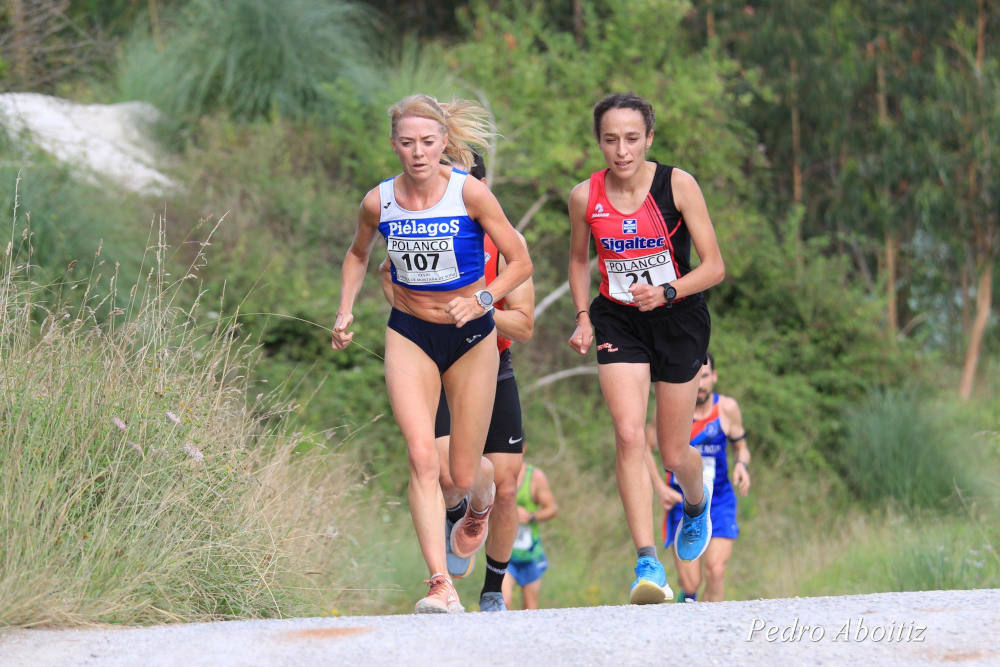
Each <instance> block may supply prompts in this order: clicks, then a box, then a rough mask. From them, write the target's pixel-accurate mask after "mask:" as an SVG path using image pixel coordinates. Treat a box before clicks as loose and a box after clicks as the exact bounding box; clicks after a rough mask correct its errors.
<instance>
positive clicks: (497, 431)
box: [434, 377, 524, 454]
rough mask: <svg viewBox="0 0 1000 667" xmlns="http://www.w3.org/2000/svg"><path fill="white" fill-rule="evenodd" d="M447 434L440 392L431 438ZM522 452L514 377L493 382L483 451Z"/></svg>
mask: <svg viewBox="0 0 1000 667" xmlns="http://www.w3.org/2000/svg"><path fill="white" fill-rule="evenodd" d="M450 434H451V413H450V412H449V411H448V401H447V399H446V398H445V395H444V391H443V390H442V391H441V400H440V401H438V411H437V417H435V419H434V437H435V438H442V437H444V436H446V435H450ZM523 451H524V430H523V428H522V425H521V399H520V397H519V396H518V393H517V381H516V380H515V379H514V378H512V377H511V378H507V379H505V380H498V381H497V395H496V398H495V399H493V417H492V419H490V431H489V433H488V434H487V435H486V447H485V448H484V449H483V454H520V453H522V452H523Z"/></svg>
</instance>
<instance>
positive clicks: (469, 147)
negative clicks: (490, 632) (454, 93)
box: [389, 94, 496, 170]
mask: <svg viewBox="0 0 1000 667" xmlns="http://www.w3.org/2000/svg"><path fill="white" fill-rule="evenodd" d="M406 116H416V117H418V118H429V119H430V120H433V121H437V123H438V124H439V125H440V126H441V131H442V133H443V134H447V135H448V145H447V147H445V151H444V157H445V159H446V161H447V162H448V164H453V165H455V166H457V167H460V168H462V169H466V170H468V169H470V168H471V167H472V165H473V162H474V160H475V158H474V155H473V152H474V149H475V148H476V147H478V148H479V149H480V150H479V152H480V153H483V152H486V150H487V149H488V148H489V147H490V145H491V143H492V142H493V139H494V137H496V128H495V127H494V125H493V122H492V120H491V119H490V114H489V112H488V111H486V109H484V108H483V107H481V106H480V105H478V104H476V103H475V102H471V101H469V100H459V99H453V100H452V101H451V102H446V103H443V104H442V103H439V102H438V101H437V100H436V99H434V98H433V97H431V96H430V95H423V94H417V95H410V96H409V97H404V98H403V99H401V100H400V101H399V102H397V103H396V104H394V105H392V106H391V107H390V108H389V117H390V119H391V123H392V136H393V137H395V136H396V125H397V124H398V123H399V120H400V119H401V118H404V117H406Z"/></svg>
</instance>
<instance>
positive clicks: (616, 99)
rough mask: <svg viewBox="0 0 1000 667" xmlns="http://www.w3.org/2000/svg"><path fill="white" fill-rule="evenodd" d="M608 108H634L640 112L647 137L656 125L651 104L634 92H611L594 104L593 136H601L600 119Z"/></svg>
mask: <svg viewBox="0 0 1000 667" xmlns="http://www.w3.org/2000/svg"><path fill="white" fill-rule="evenodd" d="M610 109H635V110H636V111H638V112H639V113H641V114H642V121H643V123H645V125H646V136H647V137H648V136H649V133H650V132H652V131H653V127H655V126H656V114H655V113H653V105H652V104H650V103H649V102H647V101H646V100H644V99H642V98H641V97H639V96H638V95H636V94H635V93H613V94H611V95H608V96H607V97H605V98H604V99H602V100H601V101H600V102H598V103H597V104H595V105H594V136H595V137H597V138H598V140H600V138H601V119H602V118H604V114H605V113H607V112H608V110H610Z"/></svg>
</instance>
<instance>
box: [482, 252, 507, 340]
mask: <svg viewBox="0 0 1000 667" xmlns="http://www.w3.org/2000/svg"><path fill="white" fill-rule="evenodd" d="M483 252H484V253H485V255H486V271H485V277H486V286H487V287H489V285H490V283H491V282H493V281H494V280H496V279H497V273H499V272H500V250H498V249H497V244H496V243H494V242H493V239H491V238H490V235H489V234H484V235H483ZM493 307H494V308H497V309H499V310H504V309H506V308H507V301H506V299H500V300H499V301H497V302H496V303H494V304H493ZM512 342H513V341H511V339H510V338H504V337H503V336H501V335H500V334H499V332H498V333H497V348H498V349H499V350H500V351H501V352H503V351H504V350H507V349H509V348H510V346H511V344H512Z"/></svg>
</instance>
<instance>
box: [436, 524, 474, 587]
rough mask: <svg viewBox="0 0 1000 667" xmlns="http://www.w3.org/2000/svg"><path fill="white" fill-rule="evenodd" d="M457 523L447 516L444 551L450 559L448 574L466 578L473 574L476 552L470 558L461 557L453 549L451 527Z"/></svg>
mask: <svg viewBox="0 0 1000 667" xmlns="http://www.w3.org/2000/svg"><path fill="white" fill-rule="evenodd" d="M454 525H455V524H454V523H452V522H451V521H449V520H448V519H447V518H445V520H444V553H445V556H446V557H447V561H448V574H450V575H451V576H452V577H454V578H455V579H464V578H465V577H467V576H469V575H470V574H472V568H473V567H475V566H476V554H472V555H471V556H469V557H468V558H459V557H458V556H456V555H455V554H454V552H452V550H451V527H452V526H454Z"/></svg>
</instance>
